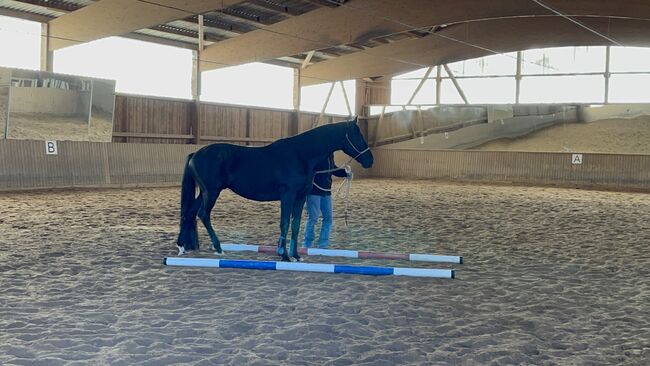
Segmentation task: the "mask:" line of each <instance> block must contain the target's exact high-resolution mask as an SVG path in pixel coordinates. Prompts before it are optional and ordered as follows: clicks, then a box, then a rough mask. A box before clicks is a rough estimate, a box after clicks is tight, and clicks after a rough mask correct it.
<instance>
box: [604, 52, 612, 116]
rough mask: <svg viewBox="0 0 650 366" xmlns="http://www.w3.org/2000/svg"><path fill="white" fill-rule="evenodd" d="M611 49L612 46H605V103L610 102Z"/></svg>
mask: <svg viewBox="0 0 650 366" xmlns="http://www.w3.org/2000/svg"><path fill="white" fill-rule="evenodd" d="M609 51H610V46H607V47H605V75H604V76H605V104H607V103H609V77H610V76H611V73H610V72H609V60H610V58H609Z"/></svg>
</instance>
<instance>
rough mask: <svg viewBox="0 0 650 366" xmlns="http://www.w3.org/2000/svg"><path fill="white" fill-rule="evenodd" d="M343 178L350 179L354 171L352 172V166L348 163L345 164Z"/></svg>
mask: <svg viewBox="0 0 650 366" xmlns="http://www.w3.org/2000/svg"><path fill="white" fill-rule="evenodd" d="M345 175H346V177H345V179H352V177H354V173H352V167H351V166H349V165H346V166H345Z"/></svg>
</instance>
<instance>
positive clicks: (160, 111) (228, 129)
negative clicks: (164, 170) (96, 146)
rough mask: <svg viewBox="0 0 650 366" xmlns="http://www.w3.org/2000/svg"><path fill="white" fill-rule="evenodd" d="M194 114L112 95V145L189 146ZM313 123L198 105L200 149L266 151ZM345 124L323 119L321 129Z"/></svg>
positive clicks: (178, 106)
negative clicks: (222, 145) (226, 145)
mask: <svg viewBox="0 0 650 366" xmlns="http://www.w3.org/2000/svg"><path fill="white" fill-rule="evenodd" d="M195 108H196V107H195V105H194V102H192V101H189V100H175V99H165V98H151V97H141V96H132V95H117V96H116V98H115V118H114V121H115V122H114V125H113V142H134V143H157V144H161V143H162V144H169V143H173V144H187V143H192V141H193V139H192V136H193V135H194V131H193V130H192V120H193V118H194V113H195ZM318 118H319V114H317V113H305V112H300V113H297V112H295V111H289V110H278V109H265V108H257V107H240V106H233V105H222V104H214V103H202V104H201V122H200V132H201V133H200V136H201V140H202V143H212V142H216V141H227V142H231V143H237V144H241V145H250V146H259V145H266V144H268V143H270V142H272V141H275V140H277V139H280V138H283V137H289V136H292V135H294V134H297V133H300V132H304V131H306V130H308V129H310V128H312V126H313V124H314V123H315V122H316V121H317V120H318ZM347 119H348V117H345V116H330V115H325V116H324V117H323V121H322V124H328V123H333V122H338V121H343V120H347ZM146 136H148V137H146ZM220 138H221V139H220Z"/></svg>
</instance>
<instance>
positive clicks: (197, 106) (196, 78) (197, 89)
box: [192, 14, 204, 144]
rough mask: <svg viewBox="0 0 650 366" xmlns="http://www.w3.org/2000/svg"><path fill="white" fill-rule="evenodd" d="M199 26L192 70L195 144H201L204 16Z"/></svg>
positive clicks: (201, 17) (201, 16) (200, 19)
mask: <svg viewBox="0 0 650 366" xmlns="http://www.w3.org/2000/svg"><path fill="white" fill-rule="evenodd" d="M198 25H199V40H198V42H199V44H198V47H197V50H196V51H194V52H193V53H194V56H195V57H194V67H193V68H192V99H194V118H193V122H192V127H193V128H192V130H193V131H192V133H193V134H194V141H193V142H194V143H195V144H200V143H201V119H202V115H201V53H202V52H203V48H204V40H203V38H204V37H203V15H201V14H199V16H198Z"/></svg>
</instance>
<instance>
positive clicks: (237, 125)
mask: <svg viewBox="0 0 650 366" xmlns="http://www.w3.org/2000/svg"><path fill="white" fill-rule="evenodd" d="M201 113H202V116H201V117H202V118H201V138H202V139H206V140H207V141H208V142H212V141H210V138H212V137H217V136H221V137H243V138H245V137H249V136H248V134H247V132H246V131H247V128H246V120H247V118H248V117H247V114H248V113H249V111H248V109H245V108H239V107H230V106H217V105H214V104H202V105H201Z"/></svg>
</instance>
